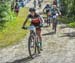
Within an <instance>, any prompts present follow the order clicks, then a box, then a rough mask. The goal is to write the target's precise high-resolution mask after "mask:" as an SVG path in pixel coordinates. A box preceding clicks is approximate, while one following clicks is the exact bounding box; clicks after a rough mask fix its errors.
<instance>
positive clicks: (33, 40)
mask: <svg viewBox="0 0 75 63" xmlns="http://www.w3.org/2000/svg"><path fill="white" fill-rule="evenodd" d="M25 29H28V30H30V35H29V39H28V51H29V55H30V57H31V58H34V57H35V56H37V55H38V54H40V45H39V37H38V35H37V34H36V28H35V27H34V26H30V27H25Z"/></svg>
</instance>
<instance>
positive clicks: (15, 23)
mask: <svg viewBox="0 0 75 63" xmlns="http://www.w3.org/2000/svg"><path fill="white" fill-rule="evenodd" d="M27 13H28V8H22V9H21V10H20V13H19V16H17V18H16V19H13V20H12V21H8V22H6V23H5V26H6V27H5V28H4V29H3V30H2V31H0V48H3V47H7V46H10V45H14V44H16V43H19V42H20V40H21V39H22V38H24V37H25V35H26V34H27V33H28V31H26V30H23V29H22V25H23V23H24V20H25V18H26V16H27ZM28 24H29V23H27V25H28Z"/></svg>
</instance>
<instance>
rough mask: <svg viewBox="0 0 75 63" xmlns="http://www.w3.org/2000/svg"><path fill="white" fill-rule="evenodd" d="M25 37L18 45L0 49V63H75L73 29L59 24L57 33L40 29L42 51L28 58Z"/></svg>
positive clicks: (74, 33)
mask: <svg viewBox="0 0 75 63" xmlns="http://www.w3.org/2000/svg"><path fill="white" fill-rule="evenodd" d="M27 39H28V35H27V37H25V39H23V40H22V41H21V42H20V43H19V44H16V45H14V46H9V47H7V48H4V49H0V63H75V29H72V28H69V27H67V26H66V25H64V24H59V25H58V27H57V33H56V34H55V33H53V30H52V29H51V27H47V28H42V39H43V51H42V52H41V54H40V55H39V56H37V57H35V58H34V59H30V58H29V54H28V48H27V45H28V43H27Z"/></svg>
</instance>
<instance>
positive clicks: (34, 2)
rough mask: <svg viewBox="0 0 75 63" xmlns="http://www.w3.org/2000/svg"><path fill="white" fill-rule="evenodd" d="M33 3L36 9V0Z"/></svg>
mask: <svg viewBox="0 0 75 63" xmlns="http://www.w3.org/2000/svg"><path fill="white" fill-rule="evenodd" d="M33 3H34V8H36V0H34V2H33Z"/></svg>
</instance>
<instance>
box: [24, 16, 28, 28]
mask: <svg viewBox="0 0 75 63" xmlns="http://www.w3.org/2000/svg"><path fill="white" fill-rule="evenodd" d="M27 21H28V17H27V18H26V20H25V21H24V23H23V27H24V26H25V25H26V23H27Z"/></svg>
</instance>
